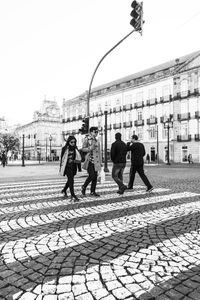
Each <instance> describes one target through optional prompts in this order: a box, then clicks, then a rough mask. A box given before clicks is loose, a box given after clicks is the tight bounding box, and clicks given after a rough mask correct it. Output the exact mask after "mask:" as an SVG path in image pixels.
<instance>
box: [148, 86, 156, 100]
mask: <svg viewBox="0 0 200 300" xmlns="http://www.w3.org/2000/svg"><path fill="white" fill-rule="evenodd" d="M155 98H156V89H155V88H153V89H150V90H149V99H155Z"/></svg>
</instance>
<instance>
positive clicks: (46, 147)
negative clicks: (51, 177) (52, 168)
mask: <svg viewBox="0 0 200 300" xmlns="http://www.w3.org/2000/svg"><path fill="white" fill-rule="evenodd" d="M46 161H47V138H46Z"/></svg>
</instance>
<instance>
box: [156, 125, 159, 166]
mask: <svg viewBox="0 0 200 300" xmlns="http://www.w3.org/2000/svg"><path fill="white" fill-rule="evenodd" d="M156 144H157V164H158V165H159V135H158V125H157V126H156Z"/></svg>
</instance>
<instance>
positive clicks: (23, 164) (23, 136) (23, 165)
mask: <svg viewBox="0 0 200 300" xmlns="http://www.w3.org/2000/svg"><path fill="white" fill-rule="evenodd" d="M24 138H25V135H24V134H23V135H22V167H25V163H24Z"/></svg>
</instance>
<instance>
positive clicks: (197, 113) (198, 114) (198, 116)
mask: <svg viewBox="0 0 200 300" xmlns="http://www.w3.org/2000/svg"><path fill="white" fill-rule="evenodd" d="M199 118H200V111H195V119H199Z"/></svg>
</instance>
